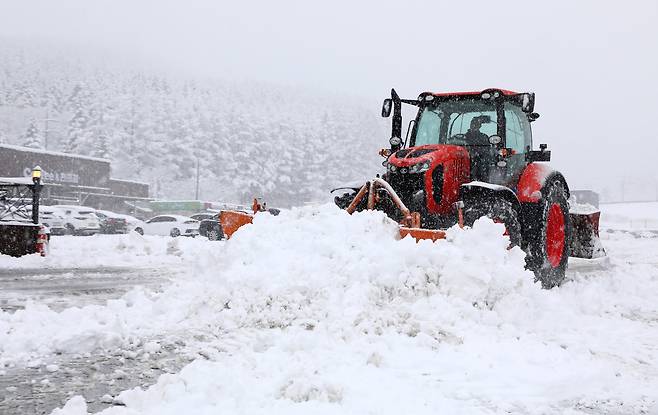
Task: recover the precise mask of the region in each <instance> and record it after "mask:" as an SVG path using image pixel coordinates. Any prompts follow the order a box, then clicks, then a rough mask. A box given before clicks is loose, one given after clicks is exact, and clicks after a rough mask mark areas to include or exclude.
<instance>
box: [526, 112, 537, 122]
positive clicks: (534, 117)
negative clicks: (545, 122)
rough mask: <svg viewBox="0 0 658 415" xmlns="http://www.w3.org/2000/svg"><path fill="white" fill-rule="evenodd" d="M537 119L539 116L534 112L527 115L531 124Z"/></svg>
mask: <svg viewBox="0 0 658 415" xmlns="http://www.w3.org/2000/svg"><path fill="white" fill-rule="evenodd" d="M537 118H539V114H537V113H536V112H531V113H530V114H528V121H530V122H533V121H534V120H536V119H537Z"/></svg>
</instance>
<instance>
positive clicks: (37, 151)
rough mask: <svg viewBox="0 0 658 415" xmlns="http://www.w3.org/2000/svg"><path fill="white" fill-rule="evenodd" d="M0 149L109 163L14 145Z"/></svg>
mask: <svg viewBox="0 0 658 415" xmlns="http://www.w3.org/2000/svg"><path fill="white" fill-rule="evenodd" d="M0 148H6V149H10V150H17V151H24V152H27V153H36V154H45V155H51V156H60V157H69V158H76V159H83V160H92V161H98V162H101V163H110V160H108V159H103V158H98V157H91V156H83V155H81V154H70V153H62V152H60V151H50V150H42V149H40V148H30V147H23V146H15V145H12V144H0Z"/></svg>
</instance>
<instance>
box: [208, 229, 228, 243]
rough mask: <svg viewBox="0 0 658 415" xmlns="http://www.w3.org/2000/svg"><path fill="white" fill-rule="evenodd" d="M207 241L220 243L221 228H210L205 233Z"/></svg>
mask: <svg viewBox="0 0 658 415" xmlns="http://www.w3.org/2000/svg"><path fill="white" fill-rule="evenodd" d="M206 236H207V237H208V240H209V241H221V240H222V239H224V232H222V228H221V227H216V228H211V229H209V230H208V232H207V233H206Z"/></svg>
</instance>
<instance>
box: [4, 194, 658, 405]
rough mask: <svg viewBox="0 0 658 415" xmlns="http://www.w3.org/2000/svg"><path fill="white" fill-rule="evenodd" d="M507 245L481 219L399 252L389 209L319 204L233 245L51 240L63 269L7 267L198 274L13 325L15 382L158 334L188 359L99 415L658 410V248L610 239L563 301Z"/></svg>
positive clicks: (26, 262) (136, 352)
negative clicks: (24, 372)
mask: <svg viewBox="0 0 658 415" xmlns="http://www.w3.org/2000/svg"><path fill="white" fill-rule="evenodd" d="M604 215H605V211H604ZM602 221H604V222H605V216H603V218H602ZM602 226H603V225H602ZM501 233H502V231H501V227H500V225H496V224H493V223H492V222H490V221H487V220H481V221H479V222H477V223H476V226H475V228H474V229H473V230H472V231H470V232H464V231H461V230H459V229H454V230H451V231H450V232H449V238H448V240H445V241H438V242H437V243H431V242H427V241H423V242H420V243H415V242H413V241H411V240H406V239H405V240H401V241H399V240H397V239H396V234H397V228H396V225H395V224H394V223H391V222H390V221H389V220H388V219H387V218H385V217H384V216H383V215H381V214H378V213H372V212H367V213H360V214H355V215H354V216H353V217H350V216H348V215H347V214H346V213H345V212H343V211H339V210H338V209H337V208H335V207H333V206H314V207H306V208H302V209H295V210H292V211H286V212H282V214H281V215H279V216H277V217H273V216H269V215H261V216H257V218H256V221H255V223H254V225H251V226H247V227H245V228H243V229H241V230H240V232H238V233H237V234H236V235H235V237H234V238H233V239H231V240H230V241H228V242H226V243H223V242H220V243H212V242H208V241H205V240H202V239H198V238H197V239H196V240H182V239H176V240H172V239H171V238H141V237H139V236H137V235H126V236H120V237H118V238H112V239H110V238H103V237H98V238H95V239H94V238H71V241H70V242H71V244H69V245H68V247H67V248H65V247H64V246H62V247H59V248H58V247H56V242H57V240H56V239H54V241H53V249H52V252H51V254H52V255H51V256H50V257H48V258H40V257H30V258H23V259H19V260H15V259H8V258H6V257H0V265H2V266H13V267H37V266H39V265H40V264H41V263H44V264H46V263H47V264H48V265H49V266H51V267H58V266H62V267H64V266H71V264H76V263H77V262H76V261H75V258H69V257H68V256H69V255H71V254H74V253H75V252H76V249H82V248H84V249H86V250H88V251H87V252H90V253H91V252H96V253H98V254H99V255H100V256H99V257H98V258H94V259H92V258H88V257H87V255H86V254H85V255H84V256H85V257H84V258H81V259H80V261H81V262H82V263H83V264H87V262H85V261H99V262H96V263H103V262H104V261H108V259H107V258H109V261H111V262H112V263H113V264H117V265H126V266H130V265H133V266H142V265H144V266H154V265H156V264H158V263H160V264H161V266H162V268H163V269H168V268H171V267H178V269H185V270H187V272H185V273H184V274H183V275H182V276H181V277H180V278H177V279H176V280H175V281H174V282H172V283H171V285H169V286H167V287H166V288H165V289H164V290H163V291H154V290H151V289H149V288H142V289H136V290H133V291H131V292H129V293H127V294H125V295H124V296H123V297H121V298H120V299H114V300H109V301H107V303H106V304H103V305H88V306H85V307H82V308H76V307H71V308H67V309H65V310H63V311H61V312H56V311H53V310H51V309H49V308H48V307H47V306H45V305H43V304H40V303H38V302H34V303H28V304H27V305H26V307H25V309H24V310H18V311H15V312H13V313H9V312H0V339H1V341H0V374H1V373H2V371H3V369H2V366H3V365H4V366H5V367H7V368H9V367H11V366H14V365H15V366H17V367H18V366H21V365H25V366H30V365H32V366H42V367H43V368H44V370H46V371H47V370H48V369H47V367H48V364H49V362H50V361H51V360H52V359H53V356H56V354H57V353H80V354H84V353H93V352H94V351H96V350H105V351H108V350H118V351H120V352H121V353H123V354H124V355H125V356H130V357H131V358H133V359H134V358H136V359H145V358H148V356H149V355H153V354H156V353H158V351H159V349H160V348H161V343H163V342H162V341H154V339H155V338H160V339H167V341H168V342H176V341H179V342H180V343H181V344H182V345H183V346H181V347H180V350H179V353H181V354H182V355H185V356H186V358H188V359H189V360H192V362H191V363H189V364H188V365H187V366H185V367H184V368H183V369H182V370H180V371H179V372H178V373H172V374H165V375H162V376H161V377H160V378H159V379H158V381H157V383H156V384H155V385H152V386H150V387H148V388H146V389H140V388H137V389H133V390H128V391H125V392H123V393H121V394H120V395H119V396H118V397H115V398H114V402H120V403H122V404H124V405H125V406H115V407H111V408H108V409H106V410H105V411H104V412H103V413H104V414H106V415H107V414H162V413H172V414H178V413H199V414H202V413H218V412H226V413H332V414H333V413H354V414H357V413H358V414H361V413H376V414H385V413H396V414H399V413H437V412H438V413H440V412H445V413H600V412H606V411H607V412H609V413H643V412H644V413H653V412H656V411H658V403H657V400H658V392H656V391H657V390H658V327H657V326H658V238H656V237H651V236H652V235H645V236H644V237H640V236H639V235H636V234H631V233H624V232H608V233H603V234H602V238H603V243H604V245H605V247H606V250H607V252H608V254H609V257H608V258H606V259H604V260H598V261H596V262H594V263H585V262H582V261H578V262H574V263H573V265H572V266H571V269H570V271H569V280H568V281H567V282H566V283H564V284H563V285H562V286H561V287H559V288H556V289H553V290H550V291H549V290H542V289H541V288H540V286H539V285H538V284H534V283H533V275H532V274H531V273H530V272H528V271H525V270H524V269H523V263H524V261H523V253H522V252H521V251H520V250H519V249H518V248H515V249H512V250H507V249H506V247H507V241H506V239H505V238H504V237H502V236H501ZM61 241H64V240H63V239H62V240H61ZM85 241H86V242H85ZM74 244H78V245H77V247H75V246H73V245H74ZM101 253H104V255H105V256H106V257H105V258H106V259H105V260H103V259H102V258H103V256H102V255H101ZM78 256H79V255H78ZM46 261H48V262H46ZM90 263H91V262H90ZM90 263H89V264H90ZM105 265H107V264H105ZM85 398H94V399H99V398H100V397H90V396H86V397H85ZM112 400H113V399H112V398H110V399H109V400H108V401H112ZM53 413H54V414H60V415H62V414H68V415H70V414H76V415H77V414H86V413H87V404H86V402H85V399H83V398H82V397H74V398H72V399H70V400H69V401H68V402H67V403H66V405H65V406H64V407H63V408H62V409H59V410H55V411H54V412H53Z"/></svg>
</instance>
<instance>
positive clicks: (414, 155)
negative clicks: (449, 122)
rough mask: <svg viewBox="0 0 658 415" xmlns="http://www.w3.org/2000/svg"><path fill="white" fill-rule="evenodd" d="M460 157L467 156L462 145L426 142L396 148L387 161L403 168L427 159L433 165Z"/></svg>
mask: <svg viewBox="0 0 658 415" xmlns="http://www.w3.org/2000/svg"><path fill="white" fill-rule="evenodd" d="M460 158H468V151H466V149H465V148H464V147H461V146H454V145H449V144H427V145H424V146H418V147H411V148H404V149H402V150H398V151H396V152H395V153H393V154H392V155H391V156H390V157H389V159H388V163H389V164H392V165H394V166H396V167H398V168H404V167H410V166H414V165H417V164H418V163H422V162H425V161H427V162H429V163H430V165H432V166H434V165H437V164H442V163H443V162H446V161H448V160H455V159H460Z"/></svg>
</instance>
